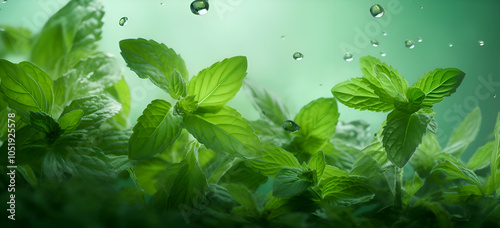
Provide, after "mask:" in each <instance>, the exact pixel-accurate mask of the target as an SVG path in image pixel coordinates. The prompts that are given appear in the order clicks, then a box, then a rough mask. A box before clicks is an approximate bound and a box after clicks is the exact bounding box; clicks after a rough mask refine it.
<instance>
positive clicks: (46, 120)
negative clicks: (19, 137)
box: [30, 111, 62, 139]
mask: <svg viewBox="0 0 500 228" xmlns="http://www.w3.org/2000/svg"><path fill="white" fill-rule="evenodd" d="M30 124H31V126H33V127H34V128H36V129H38V130H40V131H43V132H45V133H47V136H49V137H53V139H56V138H57V137H59V135H61V134H62V131H61V128H60V127H59V124H57V122H56V121H55V120H54V119H53V118H52V117H51V116H49V115H48V114H47V113H45V112H33V111H30Z"/></svg>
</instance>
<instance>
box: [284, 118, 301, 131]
mask: <svg viewBox="0 0 500 228" xmlns="http://www.w3.org/2000/svg"><path fill="white" fill-rule="evenodd" d="M282 127H283V129H285V131H288V132H297V131H299V129H300V126H299V125H298V124H297V123H295V122H293V121H292V120H285V122H283V124H282Z"/></svg>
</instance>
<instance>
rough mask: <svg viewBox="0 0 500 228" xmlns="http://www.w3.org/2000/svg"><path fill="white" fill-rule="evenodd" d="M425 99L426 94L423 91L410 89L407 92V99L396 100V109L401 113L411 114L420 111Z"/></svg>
mask: <svg viewBox="0 0 500 228" xmlns="http://www.w3.org/2000/svg"><path fill="white" fill-rule="evenodd" d="M424 99H425V93H424V92H423V91H422V90H421V89H419V88H414V87H410V88H408V90H407V91H406V99H404V100H402V99H401V98H396V99H395V100H394V107H395V108H396V109H397V110H399V111H401V112H405V113H408V114H411V113H414V112H417V111H418V110H420V107H421V104H422V102H423V100H424Z"/></svg>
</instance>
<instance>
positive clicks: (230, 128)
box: [184, 106, 262, 158]
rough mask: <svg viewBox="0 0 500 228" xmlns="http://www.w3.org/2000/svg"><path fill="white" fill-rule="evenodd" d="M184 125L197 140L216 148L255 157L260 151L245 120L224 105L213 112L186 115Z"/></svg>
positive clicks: (214, 149) (256, 138)
mask: <svg viewBox="0 0 500 228" xmlns="http://www.w3.org/2000/svg"><path fill="white" fill-rule="evenodd" d="M184 125H185V127H186V129H187V130H188V131H189V133H191V134H192V135H193V136H194V137H195V138H196V139H197V140H198V141H199V142H201V143H203V144H204V145H205V146H206V147H207V148H209V149H211V150H213V151H215V152H218V153H221V152H227V153H230V154H233V155H240V156H242V157H244V158H254V157H257V156H259V155H260V154H261V153H262V150H261V146H260V141H259V138H258V137H257V135H255V133H254V131H253V129H252V128H251V127H250V126H249V122H248V120H246V119H244V118H243V117H242V116H241V114H239V113H238V112H237V111H236V110H234V109H232V108H230V107H228V106H223V107H222V109H221V110H220V111H219V112H218V113H215V114H212V113H205V114H191V115H186V116H184Z"/></svg>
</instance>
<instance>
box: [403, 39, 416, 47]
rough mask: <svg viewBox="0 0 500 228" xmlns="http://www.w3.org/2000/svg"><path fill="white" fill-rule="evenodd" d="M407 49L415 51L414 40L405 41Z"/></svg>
mask: <svg viewBox="0 0 500 228" xmlns="http://www.w3.org/2000/svg"><path fill="white" fill-rule="evenodd" d="M405 47H407V48H408V49H413V48H414V47H415V43H414V42H413V40H405Z"/></svg>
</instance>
